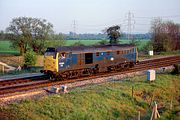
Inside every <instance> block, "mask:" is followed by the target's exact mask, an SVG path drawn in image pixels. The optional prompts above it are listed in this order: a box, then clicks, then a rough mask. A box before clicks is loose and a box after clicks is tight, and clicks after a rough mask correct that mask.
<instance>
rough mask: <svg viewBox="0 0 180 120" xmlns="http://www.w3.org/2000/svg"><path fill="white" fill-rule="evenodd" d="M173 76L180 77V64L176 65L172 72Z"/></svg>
mask: <svg viewBox="0 0 180 120" xmlns="http://www.w3.org/2000/svg"><path fill="white" fill-rule="evenodd" d="M172 74H178V75H180V64H175V65H174V70H173V71H172Z"/></svg>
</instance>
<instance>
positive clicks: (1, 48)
mask: <svg viewBox="0 0 180 120" xmlns="http://www.w3.org/2000/svg"><path fill="white" fill-rule="evenodd" d="M78 41H80V43H82V44H84V45H95V44H97V43H98V42H99V41H101V40H65V45H66V46H70V45H73V44H74V43H76V42H78ZM148 41H149V40H140V42H139V43H140V44H139V46H138V47H139V48H142V47H143V46H144V45H145V44H146V43H147V42H148ZM129 42H130V40H121V41H120V43H121V44H124V43H129ZM55 44H56V43H55ZM10 46H11V43H10V41H0V54H12V55H17V54H19V51H18V50H17V49H13V48H11V47H10Z"/></svg>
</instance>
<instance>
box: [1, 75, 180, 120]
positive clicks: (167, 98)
mask: <svg viewBox="0 0 180 120" xmlns="http://www.w3.org/2000/svg"><path fill="white" fill-rule="evenodd" d="M179 85H180V76H177V75H170V74H161V75H160V74H158V75H157V77H156V81H154V82H153V83H149V82H147V81H146V76H140V77H134V78H129V79H126V80H124V81H123V82H122V81H114V82H109V83H103V84H100V85H91V86H86V87H82V88H76V89H74V90H72V91H71V92H69V93H68V94H56V95H51V96H46V97H42V98H38V99H36V100H25V101H23V102H21V103H15V104H12V105H9V106H6V107H1V108H0V113H1V116H2V117H1V118H2V119H14V120H15V119H47V120H48V119H64V120H77V119H78V120H79V119H82V120H107V119H108V120H109V119H112V120H115V119H120V120H121V119H122V120H124V119H134V118H137V114H138V111H141V120H146V119H150V115H151V103H152V101H156V102H157V103H158V106H160V109H159V112H160V115H161V118H160V119H178V117H180V116H178V115H179V110H180V107H179V106H178V105H179V101H178V99H179V97H178V96H179V95H180V92H179V91H178V89H179V87H180V86H179ZM132 86H133V87H134V94H133V96H134V97H132V90H131V88H132ZM171 100H172V105H173V108H172V110H170V107H169V106H170V103H171Z"/></svg>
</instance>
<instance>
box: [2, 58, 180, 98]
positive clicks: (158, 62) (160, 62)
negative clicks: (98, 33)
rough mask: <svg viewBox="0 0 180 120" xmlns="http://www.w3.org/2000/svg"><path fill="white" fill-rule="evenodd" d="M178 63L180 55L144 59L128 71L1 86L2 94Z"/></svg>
mask: <svg viewBox="0 0 180 120" xmlns="http://www.w3.org/2000/svg"><path fill="white" fill-rule="evenodd" d="M176 63H180V56H173V57H166V58H160V59H153V60H148V61H142V62H139V64H137V65H135V67H133V68H131V69H128V70H126V71H116V72H110V73H101V74H97V75H93V76H88V77H82V78H77V79H69V80H64V81H49V80H44V81H42V80H41V81H39V80H38V81H29V82H30V83H29V82H28V80H27V81H26V82H24V84H18V85H15V84H14V85H13V86H4V87H0V95H5V94H8V93H15V92H21V91H28V90H32V89H37V88H42V87H48V86H53V85H62V84H67V83H72V82H76V81H83V80H88V79H95V78H101V77H107V76H113V75H119V74H125V73H130V72H137V71H142V70H147V69H154V68H160V67H166V66H170V65H173V64H176ZM24 81H25V80H24Z"/></svg>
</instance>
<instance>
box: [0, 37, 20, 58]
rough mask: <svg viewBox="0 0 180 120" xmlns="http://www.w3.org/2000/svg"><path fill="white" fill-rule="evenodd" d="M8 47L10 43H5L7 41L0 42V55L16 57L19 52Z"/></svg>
mask: <svg viewBox="0 0 180 120" xmlns="http://www.w3.org/2000/svg"><path fill="white" fill-rule="evenodd" d="M10 46H11V42H10V41H7V40H4V41H0V54H12V55H18V54H19V51H18V50H16V49H13V48H11V47H10Z"/></svg>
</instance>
